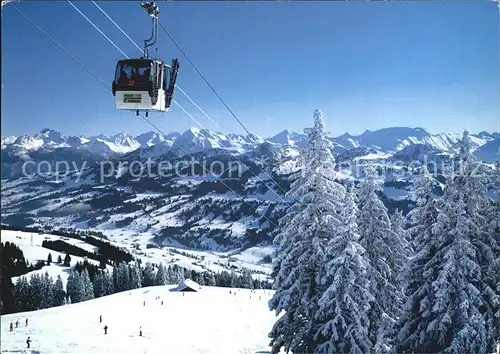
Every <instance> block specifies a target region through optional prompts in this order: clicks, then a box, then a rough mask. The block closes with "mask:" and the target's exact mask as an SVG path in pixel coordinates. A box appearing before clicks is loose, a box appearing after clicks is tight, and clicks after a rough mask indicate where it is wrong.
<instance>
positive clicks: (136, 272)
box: [129, 262, 142, 289]
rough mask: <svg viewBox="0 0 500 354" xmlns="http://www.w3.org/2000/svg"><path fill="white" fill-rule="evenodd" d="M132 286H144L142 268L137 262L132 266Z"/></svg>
mask: <svg viewBox="0 0 500 354" xmlns="http://www.w3.org/2000/svg"><path fill="white" fill-rule="evenodd" d="M129 273H130V288H131V289H139V288H140V287H142V270H141V266H140V265H139V263H137V262H135V263H134V264H133V265H132V266H130V272H129Z"/></svg>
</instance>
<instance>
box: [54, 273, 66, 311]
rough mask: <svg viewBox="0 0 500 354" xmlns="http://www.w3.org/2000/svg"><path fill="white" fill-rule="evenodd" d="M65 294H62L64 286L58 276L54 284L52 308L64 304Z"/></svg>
mask: <svg viewBox="0 0 500 354" xmlns="http://www.w3.org/2000/svg"><path fill="white" fill-rule="evenodd" d="M65 298H66V293H65V292H64V284H63V282H62V279H61V276H60V275H58V276H57V279H56V282H55V283H54V306H61V305H63V304H64V300H65Z"/></svg>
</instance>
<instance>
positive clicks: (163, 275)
mask: <svg viewBox="0 0 500 354" xmlns="http://www.w3.org/2000/svg"><path fill="white" fill-rule="evenodd" d="M165 284H167V272H166V269H165V266H164V265H163V263H160V265H159V266H158V271H157V272H156V279H155V285H165Z"/></svg>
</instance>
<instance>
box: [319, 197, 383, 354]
mask: <svg viewBox="0 0 500 354" xmlns="http://www.w3.org/2000/svg"><path fill="white" fill-rule="evenodd" d="M357 213H358V210H357V206H356V204H355V201H354V195H353V193H352V191H349V192H348V193H346V198H345V207H344V210H343V211H342V216H341V217H342V221H343V223H344V225H343V226H342V227H341V228H338V229H335V230H332V235H333V236H332V238H331V239H330V241H329V242H328V245H327V248H326V254H327V258H328V259H329V261H328V263H327V264H326V265H325V267H326V269H327V271H326V274H325V276H324V277H323V279H322V281H321V282H322V284H323V285H325V287H326V291H325V292H324V293H323V295H322V296H321V298H320V302H319V308H318V312H317V314H316V316H317V320H318V322H320V323H321V326H320V329H319V331H318V333H317V336H316V338H315V340H316V341H317V342H318V346H317V348H316V352H318V353H353V354H356V353H357V354H363V353H370V352H371V348H372V343H371V341H370V339H369V337H368V326H369V320H368V316H367V313H368V310H369V309H370V303H371V302H372V301H373V297H372V296H371V294H370V291H369V281H368V278H367V273H368V272H367V270H368V268H369V267H370V264H369V263H368V262H367V261H366V260H365V259H364V252H365V250H364V249H363V247H362V246H361V245H360V244H359V234H358V230H357V223H356V219H357Z"/></svg>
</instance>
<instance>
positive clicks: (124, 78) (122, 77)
mask: <svg viewBox="0 0 500 354" xmlns="http://www.w3.org/2000/svg"><path fill="white" fill-rule="evenodd" d="M129 79H130V78H129V77H128V75H127V73H126V72H125V69H122V70H121V72H120V82H121V83H122V84H125V83H128V80H129Z"/></svg>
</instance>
